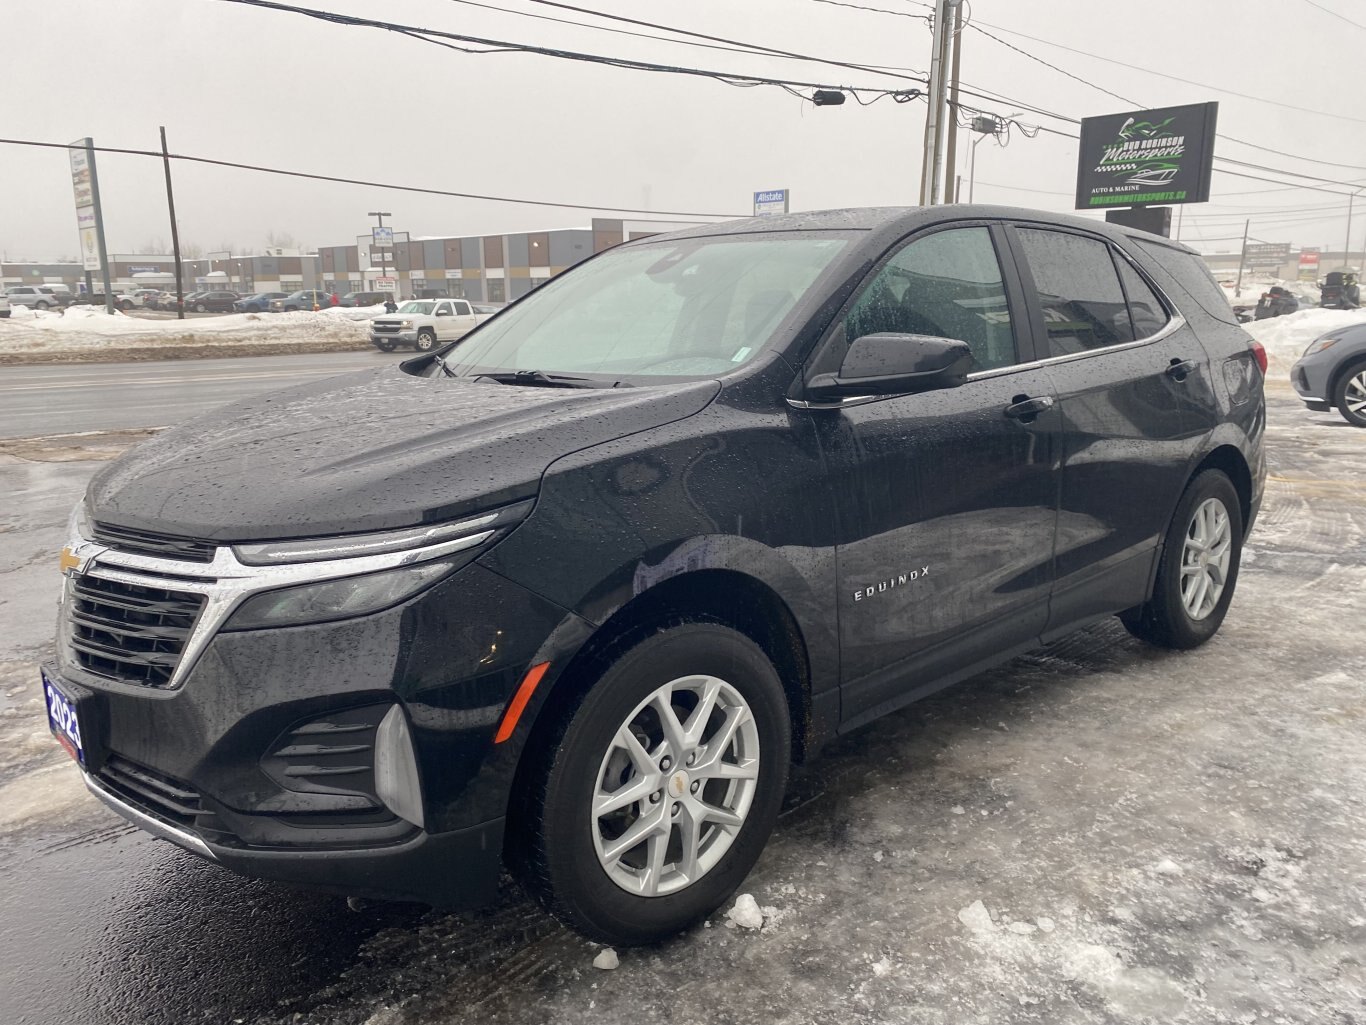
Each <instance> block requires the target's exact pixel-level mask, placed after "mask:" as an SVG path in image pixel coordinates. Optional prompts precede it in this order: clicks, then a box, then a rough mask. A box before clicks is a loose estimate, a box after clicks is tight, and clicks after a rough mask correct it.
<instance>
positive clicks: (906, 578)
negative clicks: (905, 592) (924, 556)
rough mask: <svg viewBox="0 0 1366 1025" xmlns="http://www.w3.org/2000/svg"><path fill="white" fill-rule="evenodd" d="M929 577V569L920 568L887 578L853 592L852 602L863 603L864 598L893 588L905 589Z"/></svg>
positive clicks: (926, 567) (925, 567)
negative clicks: (908, 585)
mask: <svg viewBox="0 0 1366 1025" xmlns="http://www.w3.org/2000/svg"><path fill="white" fill-rule="evenodd" d="M929 575H930V567H928V566H921V567H920V568H919V569H913V570H911V571H910V572H909V573H902V574H900V575H899V576H895V577H888V578H887V579H886V580H879V581H878V582H877V583H876V584H869V585H868V586H867V587H865V588H863V589H862V590H859V591H855V592H854V601H863V599H864V598H871V597H872V596H873V595H875V594H881V593H882V592H883V591H890V590H891V589H892V588H894V587H905V586H906V585H907V584H910V583H914V582H915V581H917V580H924V579H925V578H926V577H927V576H929Z"/></svg>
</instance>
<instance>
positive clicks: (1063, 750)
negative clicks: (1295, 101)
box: [0, 361, 1366, 1025]
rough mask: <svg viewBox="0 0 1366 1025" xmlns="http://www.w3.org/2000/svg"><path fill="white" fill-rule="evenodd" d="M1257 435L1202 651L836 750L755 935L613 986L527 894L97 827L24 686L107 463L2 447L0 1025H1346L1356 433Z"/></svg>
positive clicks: (1361, 569) (1353, 881)
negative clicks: (462, 892)
mask: <svg viewBox="0 0 1366 1025" xmlns="http://www.w3.org/2000/svg"><path fill="white" fill-rule="evenodd" d="M223 362H227V361H223ZM82 369H91V370H93V369H95V368H82ZM195 372H196V373H198V371H195ZM276 380H278V378H276ZM53 397H54V399H55V400H56V401H57V402H59V403H65V402H66V399H65V397H64V396H63V395H62V393H60V392H57V393H55V394H54V396H53ZM147 401H148V402H149V404H153V406H154V411H155V413H154V415H155V416H156V418H157V419H159V420H160V422H167V421H169V420H170V419H172V417H173V413H172V410H173V409H177V408H180V407H179V406H178V405H175V403H179V402H180V399H179V397H178V396H176V395H175V393H174V390H173V389H172V388H171V387H169V386H167V387H162V388H161V390H158V391H155V392H153V393H151V396H150V397H149V398H148V399H147ZM157 401H164V402H165V403H166V404H165V405H162V406H156V405H155V403H156V402H157ZM1269 424H1270V426H1269V429H1268V450H1269V453H1270V458H1271V469H1272V478H1271V480H1270V482H1269V486H1268V492H1267V498H1266V503H1265V505H1264V507H1263V510H1262V516H1261V519H1260V520H1259V522H1258V525H1257V529H1256V532H1255V533H1254V535H1253V538H1252V541H1251V544H1250V546H1249V548H1248V550H1247V555H1246V558H1245V562H1244V566H1243V572H1242V576H1241V578H1240V580H1239V583H1238V594H1237V597H1236V599H1235V601H1234V603H1233V607H1232V611H1231V613H1230V615H1229V618H1228V620H1227V621H1226V623H1225V624H1224V628H1223V630H1222V632H1221V633H1220V634H1219V636H1218V637H1216V638H1215V639H1214V640H1213V641H1212V642H1211V643H1209V644H1208V645H1206V646H1205V647H1203V648H1200V649H1198V650H1196V651H1192V652H1185V653H1173V652H1160V651H1156V650H1154V649H1151V648H1147V647H1145V646H1143V645H1142V644H1139V643H1138V642H1136V641H1134V640H1132V639H1131V638H1129V637H1128V636H1127V635H1126V634H1125V633H1124V632H1123V631H1122V629H1120V628H1119V627H1118V625H1117V623H1116V622H1115V621H1113V620H1110V621H1107V622H1105V623H1102V624H1099V625H1097V626H1095V627H1093V628H1091V629H1089V630H1086V631H1083V632H1081V633H1079V634H1076V635H1073V636H1072V637H1069V638H1066V639H1064V640H1063V641H1061V642H1059V643H1057V644H1055V645H1052V646H1050V647H1049V648H1046V649H1043V650H1041V651H1038V652H1034V653H1031V654H1029V655H1026V656H1023V657H1021V658H1019V659H1016V660H1014V661H1013V662H1011V663H1010V664H1008V665H1006V666H1003V667H1001V668H1000V669H998V670H995V671H993V672H990V673H987V674H985V675H983V676H980V677H978V678H976V679H974V680H970V681H966V682H965V683H963V684H960V685H959V686H957V687H955V688H951V689H950V690H947V691H945V692H942V693H941V694H939V695H936V696H935V697H933V698H931V699H929V700H927V701H924V702H921V703H919V704H917V705H914V706H912V707H911V708H908V709H906V710H904V711H902V712H899V713H896V714H894V715H891V716H889V717H887V718H885V719H883V720H880V721H879V722H877V723H874V724H873V725H871V726H869V727H867V728H865V729H862V730H860V731H857V732H856V733H853V734H851V735H849V736H847V737H845V738H842V739H841V740H840V741H838V742H837V743H835V744H833V745H831V746H830V747H829V748H828V749H827V750H826V751H825V752H823V754H822V756H821V757H820V758H819V759H818V760H816V761H815V762H813V763H812V764H811V765H810V766H809V767H808V768H806V769H805V770H804V771H803V773H802V774H801V775H800V777H799V778H798V780H797V781H796V782H795V783H794V785H793V787H792V788H791V790H790V792H789V795H788V800H787V809H786V812H785V814H784V816H783V818H782V819H781V820H780V822H779V825H778V829H777V831H776V833H775V836H774V838H773V840H772V842H771V843H770V845H769V847H768V849H767V850H766V851H765V853H764V855H763V857H762V858H761V860H760V862H759V865H758V866H757V868H756V869H755V871H754V873H753V874H752V875H751V877H750V878H749V879H748V880H747V881H746V883H745V887H744V888H745V889H746V890H748V891H750V892H752V893H753V894H754V895H755V896H756V897H757V899H758V901H759V903H760V905H762V906H765V907H766V908H767V909H768V918H767V924H766V925H765V926H764V928H763V930H762V931H760V932H744V931H742V930H739V929H732V928H728V927H727V924H726V920H725V919H724V918H723V917H722V916H721V915H716V916H713V918H712V920H711V921H710V922H709V923H708V924H707V925H706V926H704V927H702V928H697V929H694V930H692V931H690V932H689V933H687V934H685V935H682V936H680V937H677V938H675V939H673V940H671V941H669V942H667V943H664V944H661V945H659V946H657V947H653V948H647V949H643V950H635V951H621V966H620V967H619V968H618V969H617V970H616V971H613V972H604V971H598V970H595V969H594V968H593V967H591V962H592V960H593V957H594V955H595V953H596V949H595V948H594V947H593V945H591V944H589V943H587V942H585V941H583V940H582V939H580V938H578V937H577V936H575V935H574V934H572V933H570V932H568V931H567V930H565V929H564V928H562V927H561V926H559V925H557V924H555V923H554V922H552V921H551V920H549V919H547V918H545V917H544V916H542V915H541V913H540V912H539V911H538V910H537V909H536V908H535V907H534V906H532V905H531V904H530V903H529V902H528V901H527V900H526V898H524V897H523V896H521V895H520V893H519V892H518V891H517V890H516V888H515V887H512V886H511V885H509V886H508V887H507V889H506V890H505V892H504V894H503V896H502V899H501V900H500V901H499V902H498V904H497V905H496V906H495V907H493V908H492V909H490V910H488V911H485V912H479V913H471V914H465V915H450V914H442V913H437V912H433V911H428V910H425V909H422V908H419V907H415V906H411V905H371V906H366V907H362V908H361V909H360V910H350V909H348V906H347V904H346V902H344V901H342V900H340V899H338V898H335V897H328V896H320V895H313V894H308V893H302V892H297V891H293V890H289V889H285V888H283V887H277V886H272V885H267V884H263V883H255V882H250V881H247V880H243V879H239V878H237V877H235V876H232V875H230V874H227V873H225V872H223V871H222V870H219V869H217V868H215V867H213V866H210V865H207V864H203V863H201V862H199V861H197V860H196V859H195V858H193V857H192V856H190V855H188V854H186V853H184V852H181V851H179V850H178V849H176V848H173V847H171V846H170V845H168V844H166V843H164V842H161V841H157V840H153V839H151V838H150V837H148V836H146V835H145V834H142V833H140V832H138V831H136V830H133V829H131V828H129V827H128V826H126V825H124V824H123V823H122V821H121V820H119V819H118V818H116V817H115V816H113V814H112V813H110V812H108V811H106V810H105V809H103V808H102V807H100V806H99V805H97V804H95V803H94V802H93V801H92V800H91V799H90V798H89V797H88V796H87V795H86V794H85V793H84V792H83V790H82V789H81V787H80V786H79V783H78V782H77V777H76V773H75V770H74V769H73V768H72V766H71V764H70V762H69V760H68V759H67V758H66V756H65V755H64V754H63V753H62V752H61V751H60V749H58V748H57V746H56V745H55V744H54V743H53V742H52V741H51V739H50V738H49V737H48V736H47V735H46V729H45V725H44V722H43V719H42V715H41V703H40V702H39V701H38V699H37V687H36V662H37V661H38V659H39V658H40V657H41V656H42V652H43V651H44V650H45V649H46V645H47V643H48V641H47V638H48V636H49V633H50V619H51V608H52V601H53V597H54V589H55V582H56V579H57V577H56V572H55V553H56V551H57V549H58V547H59V546H60V543H61V538H62V535H63V528H62V523H63V520H64V516H65V509H66V508H67V507H68V506H69V505H70V503H71V502H72V501H73V500H74V498H75V496H76V495H77V494H79V492H80V490H81V489H82V488H83V487H84V483H85V481H86V479H88V477H89V475H90V474H91V473H93V472H95V471H96V470H98V469H99V468H100V466H102V465H105V464H104V463H103V462H102V461H101V460H103V459H107V458H109V457H110V456H111V455H113V454H114V453H113V452H110V451H105V450H103V449H101V448H99V447H98V445H99V443H98V442H88V441H84V440H82V441H81V442H80V443H79V444H81V445H86V446H89V447H87V448H83V449H71V450H63V449H61V448H43V447H34V448H32V449H27V450H15V451H25V452H27V453H28V454H27V455H5V454H0V494H5V495H9V496H13V497H14V501H13V502H11V503H8V504H6V503H0V616H3V617H6V618H5V622H6V623H7V624H10V626H9V628H8V629H7V630H6V631H5V632H3V633H0V689H2V690H3V700H0V908H3V909H4V911H3V913H2V914H0V1011H3V1012H4V1014H3V1017H4V1019H5V1021H6V1022H14V1023H24V1025H59V1023H67V1022H73V1021H78V1022H81V1023H82V1025H114V1023H118V1025H163V1023H164V1025H171V1023H182V1022H190V1021H194V1022H213V1023H215V1025H216V1023H226V1022H239V1021H240V1022H245V1023H250V1025H276V1023H287V1022H288V1023H301V1022H306V1023H308V1025H419V1023H431V1022H443V1023H464V1022H469V1023H476V1022H477V1023H479V1025H539V1023H542V1022H544V1023H551V1022H554V1023H556V1025H576V1023H584V1025H589V1023H591V1025H627V1023H631V1025H634V1023H639V1022H655V1021H674V1022H678V1023H680V1025H684V1023H687V1025H690V1023H700V1022H708V1023H716V1025H730V1023H742V1022H743V1023H749V1022H765V1023H767V1025H835V1023H839V1025H875V1023H877V1025H881V1023H886V1022H899V1023H900V1022H905V1023H915V1025H921V1023H924V1025H950V1023H954V1025H956V1023H967V1022H991V1023H993V1025H1033V1023H1038V1022H1047V1023H1049V1025H1090V1023H1101V1022H1104V1023H1128V1022H1139V1021H1162V1022H1173V1023H1189V1025H1197V1023H1198V1025H1205V1023H1221V1025H1223V1023H1229V1025H1231V1023H1234V1022H1252V1021H1268V1022H1270V1021H1280V1022H1285V1023H1291V1025H1310V1023H1314V1025H1318V1023H1325V1022H1342V1023H1344V1025H1345V1023H1347V1022H1356V1021H1361V1020H1362V1013H1363V1004H1362V999H1363V998H1362V994H1363V993H1366V969H1364V968H1363V964H1364V963H1366V956H1363V952H1364V951H1366V907H1363V897H1362V889H1361V885H1362V883H1361V881H1362V879H1363V878H1366V808H1363V805H1362V802H1361V800H1360V795H1361V794H1362V793H1363V792H1366V768H1364V767H1363V762H1362V759H1361V757H1360V755H1361V752H1362V750H1364V749H1366V714H1363V709H1366V684H1364V683H1363V681H1366V651H1363V649H1362V646H1361V643H1360V629H1359V627H1360V624H1361V623H1362V622H1363V621H1366V501H1363V498H1366V446H1364V445H1363V444H1362V443H1363V441H1366V432H1361V431H1354V430H1352V429H1351V428H1348V427H1346V426H1345V425H1344V424H1343V422H1342V421H1341V419H1340V418H1338V417H1337V416H1336V415H1335V414H1312V413H1307V412H1305V411H1304V410H1303V408H1302V407H1301V406H1300V405H1299V403H1297V402H1296V401H1294V399H1293V398H1292V397H1290V396H1289V395H1288V394H1287V390H1286V389H1285V388H1283V387H1282V388H1280V389H1279V390H1278V391H1277V392H1276V393H1275V394H1273V395H1272V397H1271V401H1270V411H1269ZM14 624H18V628H17V629H16V628H15V626H14ZM979 902H980V903H979Z"/></svg>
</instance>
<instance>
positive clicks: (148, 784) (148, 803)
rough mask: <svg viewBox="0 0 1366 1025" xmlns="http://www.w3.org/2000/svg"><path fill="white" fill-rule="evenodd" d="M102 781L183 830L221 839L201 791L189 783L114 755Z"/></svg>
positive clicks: (122, 796) (109, 787)
mask: <svg viewBox="0 0 1366 1025" xmlns="http://www.w3.org/2000/svg"><path fill="white" fill-rule="evenodd" d="M99 778H100V782H101V783H103V784H104V785H105V786H106V787H107V788H108V789H110V790H112V791H114V793H116V794H117V795H118V796H119V797H121V798H122V799H123V800H125V801H127V802H128V803H129V804H131V805H133V806H134V807H135V808H137V809H138V810H139V811H142V812H146V813H147V814H148V815H151V816H152V817H153V818H158V819H161V820H162V821H163V822H167V823H170V824H171V825H173V826H179V827H180V828H181V829H190V830H193V831H195V832H196V833H201V834H204V833H207V834H210V835H209V837H208V838H209V839H217V838H218V837H217V835H216V834H218V833H219V832H220V826H219V824H218V821H217V819H216V818H215V816H214V813H213V812H212V811H211V810H209V809H207V808H205V807H204V803H203V801H201V800H200V797H199V791H198V790H196V789H195V788H194V787H192V786H190V784H188V783H183V782H181V781H180V780H178V779H174V778H172V777H171V776H167V775H165V774H163V773H160V772H157V771H156V770H155V769H149V768H147V767H146V766H143V765H139V764H137V763H136V762H131V761H129V760H128V759H126V758H121V757H119V756H118V755H111V756H110V758H109V760H108V761H107V762H105V763H104V766H103V767H102V768H101V769H100V771H99Z"/></svg>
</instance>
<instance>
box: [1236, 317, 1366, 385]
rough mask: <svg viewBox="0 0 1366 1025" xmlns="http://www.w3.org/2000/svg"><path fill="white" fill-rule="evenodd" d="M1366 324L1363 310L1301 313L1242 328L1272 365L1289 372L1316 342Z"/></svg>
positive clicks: (1258, 321) (1253, 322)
mask: <svg viewBox="0 0 1366 1025" xmlns="http://www.w3.org/2000/svg"><path fill="white" fill-rule="evenodd" d="M1357 324H1366V309H1362V310H1322V309H1318V308H1315V309H1311V310H1300V311H1298V312H1296V313H1289V314H1286V315H1285V316H1284V317H1271V318H1268V319H1267V320H1254V321H1252V322H1251V323H1249V324H1244V325H1243V327H1245V328H1247V333H1248V334H1250V335H1251V336H1252V337H1253V338H1255V339H1257V341H1259V342H1261V343H1262V345H1264V346H1266V352H1267V355H1268V356H1270V357H1271V362H1272V363H1274V364H1276V365H1277V366H1278V367H1279V368H1280V369H1281V370H1289V369H1290V365H1291V364H1292V363H1294V362H1295V361H1296V360H1297V359H1299V358H1300V356H1301V355H1302V354H1303V352H1304V350H1305V349H1306V348H1307V347H1308V346H1309V343H1310V342H1312V341H1313V340H1314V339H1315V338H1318V337H1319V336H1320V335H1325V334H1327V333H1328V332H1329V331H1335V330H1337V329H1338V328H1343V327H1354V326H1355V325H1357Z"/></svg>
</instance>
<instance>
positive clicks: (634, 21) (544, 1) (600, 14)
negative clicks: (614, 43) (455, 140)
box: [527, 0, 926, 85]
mask: <svg viewBox="0 0 1366 1025" xmlns="http://www.w3.org/2000/svg"><path fill="white" fill-rule="evenodd" d="M527 2H528V3H533V4H540V5H541V6H543V7H554V8H558V9H559V10H565V11H573V12H575V13H576V14H587V15H590V16H592V17H594V18H605V19H606V20H608V21H618V22H622V23H623V24H627V25H636V26H638V27H640V28H652V29H656V30H659V31H662V32H672V33H674V34H675V35H680V36H689V37H691V38H693V39H703V40H707V41H709V42H712V43H726V44H729V45H731V46H742V47H746V48H747V49H750V50H753V51H755V52H757V53H763V54H767V55H769V56H773V57H787V58H789V59H793V60H801V61H813V62H815V63H817V64H828V65H830V66H832V67H838V68H848V69H850V70H853V71H869V72H872V73H873V74H877V75H890V76H891V77H893V78H908V76H906V75H901V74H896V73H895V72H890V71H882V70H879V69H878V68H874V67H871V66H869V65H867V64H851V63H849V62H847V61H837V60H827V59H825V58H824V57H812V56H811V55H809V54H804V53H794V52H792V51H791V50H778V49H775V48H773V47H771V46H763V45H761V44H759V43H747V42H744V41H743V40H739V39H727V38H726V37H725V36H713V35H708V34H707V33H705V32H693V31H691V30H689V29H682V28H675V27H674V26H672V25H660V24H658V23H656V22H653V21H641V20H640V19H638V18H627V17H625V16H624V15H620V14H608V13H606V12H604V11H595V10H592V9H590V8H587V7H575V6H574V5H573V4H566V3H561V2H560V0H527ZM910 80H911V81H914V82H916V83H917V84H918V85H925V84H926V83H925V81H924V80H923V79H922V78H916V79H910Z"/></svg>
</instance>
